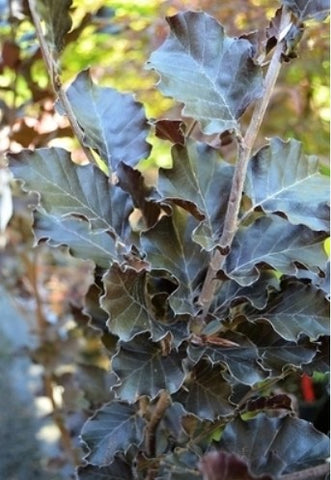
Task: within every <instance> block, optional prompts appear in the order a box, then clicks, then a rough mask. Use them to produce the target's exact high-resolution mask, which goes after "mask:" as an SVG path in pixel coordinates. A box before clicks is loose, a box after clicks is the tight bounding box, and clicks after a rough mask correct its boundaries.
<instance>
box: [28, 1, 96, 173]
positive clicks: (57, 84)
mask: <svg viewBox="0 0 331 480" xmlns="http://www.w3.org/2000/svg"><path fill="white" fill-rule="evenodd" d="M28 4H29V8H30V12H31V17H32V20H33V23H34V26H35V29H36V34H37V38H38V41H39V45H40V50H41V53H42V57H43V60H44V62H45V65H46V68H47V72H48V75H49V77H50V79H51V83H52V86H53V90H54V92H55V94H56V95H57V96H58V97H59V99H60V101H61V104H62V106H63V108H64V110H65V112H66V114H67V117H68V120H69V123H70V125H71V128H72V130H73V132H74V134H75V136H76V138H77V139H78V141H79V143H80V145H81V148H82V150H83V151H84V153H85V155H86V157H87V159H88V161H89V162H90V163H94V164H95V163H96V161H95V158H94V156H93V154H92V152H91V150H90V149H89V148H87V147H86V146H85V145H84V134H83V131H82V129H81V128H80V126H79V124H78V122H77V119H76V116H75V113H74V111H73V109H72V106H71V104H70V102H69V99H68V96H67V94H66V92H65V90H64V88H63V85H62V82H61V78H60V69H59V67H58V62H57V59H55V58H54V57H53V55H52V53H51V51H50V49H49V47H48V44H47V42H46V40H45V35H44V32H43V29H42V26H41V21H40V17H39V14H38V11H37V8H36V4H35V0H28Z"/></svg>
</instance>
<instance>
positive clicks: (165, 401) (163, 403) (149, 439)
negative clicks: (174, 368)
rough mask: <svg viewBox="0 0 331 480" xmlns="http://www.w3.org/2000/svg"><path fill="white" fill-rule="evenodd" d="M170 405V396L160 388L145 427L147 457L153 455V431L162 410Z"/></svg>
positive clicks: (154, 431)
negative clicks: (160, 390)
mask: <svg viewBox="0 0 331 480" xmlns="http://www.w3.org/2000/svg"><path fill="white" fill-rule="evenodd" d="M169 405H170V397H169V394H168V392H167V391H166V390H162V392H161V393H160V396H159V399H158V401H157V403H156V405H155V408H154V410H153V413H152V415H151V418H150V421H149V422H148V425H147V427H146V438H145V449H146V454H147V455H148V456H149V457H153V456H154V455H155V433H156V429H157V426H158V424H159V423H160V421H161V420H162V417H163V415H164V412H165V411H166V409H167V408H168V407H169Z"/></svg>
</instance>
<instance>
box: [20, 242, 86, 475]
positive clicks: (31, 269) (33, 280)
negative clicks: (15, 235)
mask: <svg viewBox="0 0 331 480" xmlns="http://www.w3.org/2000/svg"><path fill="white" fill-rule="evenodd" d="M38 258H39V252H38V250H37V251H35V252H34V257H33V260H30V258H29V256H28V255H27V254H25V253H23V254H22V259H23V261H24V263H25V266H26V271H27V276H28V279H29V282H30V286H31V289H32V293H33V296H34V298H35V302H36V320H37V324H38V333H39V337H40V342H41V345H43V344H44V343H46V342H47V328H48V325H49V324H48V322H47V319H46V317H45V315H44V310H43V301H42V298H41V296H40V293H39V282H38V273H39V267H38ZM44 370H45V373H44V376H43V384H44V389H45V394H46V396H47V397H48V398H49V400H50V402H51V405H52V410H53V411H52V418H53V420H54V423H55V424H56V425H57V427H58V429H59V431H60V434H61V442H62V445H63V448H64V452H65V454H66V455H68V456H69V457H70V460H71V462H72V463H73V465H75V466H77V465H79V463H80V456H79V455H78V452H77V451H76V450H75V448H74V447H73V445H72V441H71V436H70V433H69V431H68V429H67V427H66V425H65V422H64V419H63V415H62V413H61V412H60V410H59V408H58V406H57V404H56V401H55V398H54V390H53V382H52V375H51V373H49V372H48V371H47V366H44Z"/></svg>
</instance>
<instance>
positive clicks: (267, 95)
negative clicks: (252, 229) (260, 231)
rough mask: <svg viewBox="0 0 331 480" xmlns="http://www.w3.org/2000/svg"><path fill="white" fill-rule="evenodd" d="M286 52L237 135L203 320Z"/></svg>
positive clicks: (273, 64)
mask: <svg viewBox="0 0 331 480" xmlns="http://www.w3.org/2000/svg"><path fill="white" fill-rule="evenodd" d="M290 22H291V16H290V13H288V12H287V11H286V9H285V8H283V14H282V20H281V28H280V31H283V30H284V29H286V28H287V27H288V25H290ZM282 52H283V41H282V40H279V41H278V43H277V45H276V48H275V51H274V53H273V56H272V59H271V61H270V64H269V68H268V71H267V74H266V77H265V84H264V94H263V97H261V99H260V100H259V101H258V102H257V103H256V105H255V108H254V111H253V113H252V117H251V121H250V124H249V126H248V128H247V131H246V133H245V136H244V138H243V137H242V136H241V135H238V136H237V142H238V161H237V164H236V167H235V171H234V175H233V180H232V185H231V191H230V196H229V201H228V207H227V211H226V215H225V220H224V227H223V233H222V236H221V238H220V240H219V246H220V248H217V249H215V251H214V253H213V255H212V258H211V261H210V264H209V267H208V271H207V274H206V278H205V281H204V284H203V287H202V290H201V293H200V296H199V304H200V305H201V306H202V309H203V311H202V318H205V316H206V315H207V313H208V311H209V308H210V305H211V302H212V300H213V297H214V293H215V290H216V287H217V279H216V275H217V272H218V271H219V270H220V269H221V268H222V267H223V265H224V262H225V259H226V256H227V255H228V253H229V251H230V248H231V244H232V242H233V239H234V236H235V234H236V232H237V229H238V216H239V209H240V204H241V198H242V191H243V186H244V182H245V177H246V172H247V166H248V162H249V160H250V158H251V154H252V150H253V147H254V144H255V141H256V138H257V136H258V133H259V130H260V127H261V124H262V121H263V118H264V115H265V112H266V110H267V107H268V105H269V102H270V99H271V96H272V93H273V89H274V86H275V83H276V81H277V78H278V75H279V72H280V69H281V55H282Z"/></svg>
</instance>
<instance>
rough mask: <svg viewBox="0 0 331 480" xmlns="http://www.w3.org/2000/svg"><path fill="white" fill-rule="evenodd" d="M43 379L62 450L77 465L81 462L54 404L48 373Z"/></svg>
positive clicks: (51, 384)
mask: <svg viewBox="0 0 331 480" xmlns="http://www.w3.org/2000/svg"><path fill="white" fill-rule="evenodd" d="M43 380H44V382H43V383H44V388H45V394H46V396H47V397H48V398H49V400H50V402H51V405H52V409H53V412H52V418H53V420H54V423H55V424H56V426H57V428H58V429H59V430H60V434H61V443H62V446H63V449H64V452H65V454H66V455H67V456H69V457H70V460H71V462H72V464H73V465H75V466H78V465H79V464H80V463H81V461H80V460H81V459H80V456H79V454H78V452H77V451H76V449H75V448H74V446H73V445H72V441H71V436H70V433H69V431H68V429H67V427H66V424H65V422H64V420H63V415H62V413H61V412H60V410H59V408H58V406H57V404H56V401H55V398H54V390H53V382H52V377H51V375H50V374H48V373H45V375H44V379H43Z"/></svg>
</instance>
